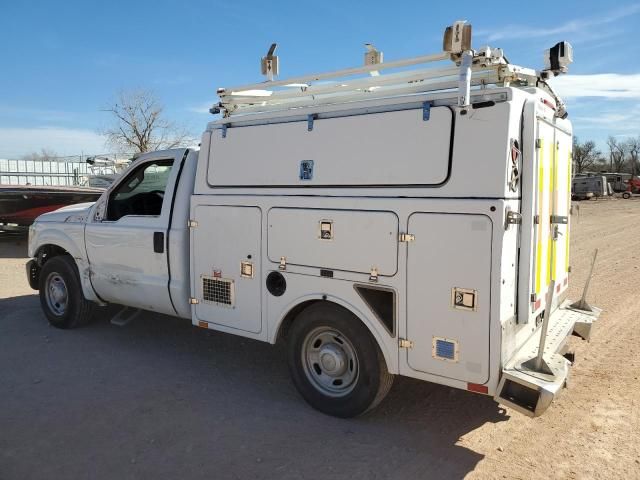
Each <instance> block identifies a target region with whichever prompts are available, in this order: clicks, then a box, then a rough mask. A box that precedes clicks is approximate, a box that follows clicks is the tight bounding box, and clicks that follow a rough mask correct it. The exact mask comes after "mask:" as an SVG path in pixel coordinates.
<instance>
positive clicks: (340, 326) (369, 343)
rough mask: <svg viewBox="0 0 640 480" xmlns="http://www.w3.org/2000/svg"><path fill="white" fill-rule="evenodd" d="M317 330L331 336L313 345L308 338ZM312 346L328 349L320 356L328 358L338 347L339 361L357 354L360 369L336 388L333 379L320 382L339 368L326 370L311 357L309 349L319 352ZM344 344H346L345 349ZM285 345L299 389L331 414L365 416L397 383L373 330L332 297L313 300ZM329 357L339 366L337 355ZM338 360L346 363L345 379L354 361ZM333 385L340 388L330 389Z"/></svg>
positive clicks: (299, 317)
mask: <svg viewBox="0 0 640 480" xmlns="http://www.w3.org/2000/svg"><path fill="white" fill-rule="evenodd" d="M316 332H320V333H316ZM323 332H326V333H323ZM314 335H326V338H328V340H327V341H324V340H321V339H320V337H318V340H316V342H313V344H310V343H308V342H310V341H312V340H313V339H314V338H316V337H315V336H314ZM332 339H333V340H332ZM318 341H320V343H319V344H318ZM305 345H306V346H305ZM317 345H320V346H319V347H318V346H317ZM309 346H311V347H312V348H308V347H309ZM314 348H315V349H317V352H323V349H326V350H324V354H322V355H319V357H320V356H325V357H326V354H327V352H329V353H331V352H337V355H338V357H337V358H338V359H339V360H343V359H348V358H350V357H349V355H350V354H355V360H354V361H353V363H354V364H355V367H354V369H355V370H357V372H356V374H355V376H354V378H353V380H351V381H349V384H348V385H347V384H346V382H345V385H342V379H341V378H340V382H341V383H340V384H338V386H337V387H336V386H334V385H332V384H331V385H328V386H322V382H321V380H322V381H325V382H326V379H329V380H330V381H333V382H336V381H337V380H336V377H333V376H331V375H332V374H336V373H339V371H338V372H336V371H333V372H331V373H330V374H327V373H325V370H324V368H323V365H324V364H321V363H319V362H318V363H313V361H310V360H308V356H307V354H306V352H314V351H316V350H314ZM340 348H343V351H342V353H340ZM287 349H288V352H287V360H288V364H289V371H290V373H291V377H292V379H293V383H294V384H295V386H296V388H297V389H298V391H299V392H300V394H301V395H302V396H303V397H304V399H305V400H306V401H307V402H308V403H309V404H310V405H311V406H312V407H313V408H315V409H317V410H320V411H321V412H323V413H326V414H328V415H333V416H335V417H341V418H350V417H356V416H358V415H362V414H364V413H366V412H368V411H369V410H371V409H373V408H374V407H376V406H377V405H378V404H379V403H380V402H381V401H382V400H383V399H384V397H385V396H386V395H387V393H388V392H389V389H390V388H391V385H392V384H393V379H394V376H393V375H391V374H390V373H389V371H388V370H387V365H386V363H385V361H384V357H383V356H382V353H381V352H380V349H379V347H378V344H377V342H376V340H375V339H374V338H373V336H372V335H371V333H370V332H369V330H367V328H366V327H365V326H364V325H363V324H362V322H361V321H360V320H359V319H358V318H357V317H355V316H354V315H353V314H352V313H351V312H349V311H348V310H346V309H344V308H342V307H340V306H338V305H335V304H332V303H329V302H318V303H315V304H313V305H311V306H310V307H308V308H306V309H305V310H303V311H302V312H301V313H300V314H299V315H298V317H297V318H296V319H295V320H294V322H293V325H292V327H291V330H290V331H289V338H288V345H287ZM345 352H346V353H345ZM331 355H333V354H331ZM331 355H330V357H331ZM341 355H342V357H341ZM329 361H330V362H331V363H330V365H331V366H335V364H336V362H335V361H334V360H332V359H331V358H329ZM337 363H338V364H339V365H346V369H345V372H346V373H345V377H346V378H349V376H351V375H353V369H350V367H349V365H350V364H351V361H345V362H337ZM310 365H311V366H310ZM347 371H348V372H347ZM314 372H315V374H314ZM330 388H336V389H342V390H341V391H337V392H328V391H327V389H330Z"/></svg>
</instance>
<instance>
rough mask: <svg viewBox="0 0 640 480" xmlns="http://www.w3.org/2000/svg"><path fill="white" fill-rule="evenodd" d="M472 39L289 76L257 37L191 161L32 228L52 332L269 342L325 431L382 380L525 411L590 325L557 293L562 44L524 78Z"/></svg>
mask: <svg viewBox="0 0 640 480" xmlns="http://www.w3.org/2000/svg"><path fill="white" fill-rule="evenodd" d="M470 33H471V32H470V26H469V25H468V24H466V23H465V22H456V23H455V24H454V25H453V26H452V27H449V28H448V29H447V30H446V32H445V39H444V45H445V51H444V52H442V53H438V54H435V55H427V56H423V57H417V58H412V59H406V60H399V61H395V62H389V63H381V62H382V54H381V52H378V51H377V50H375V48H373V47H371V48H369V50H368V51H367V52H366V54H365V65H364V66H362V67H356V68H351V69H346V70H342V71H337V72H329V73H321V74H314V75H309V76H302V77H298V78H293V79H286V80H274V77H275V76H276V75H277V74H278V58H277V57H276V56H275V55H274V51H275V45H273V46H272V48H271V49H270V51H269V53H268V54H267V55H266V56H265V57H264V58H263V60H262V67H263V72H264V73H265V74H266V75H267V78H268V81H267V82H263V83H258V84H253V85H243V86H239V87H235V88H229V89H220V90H219V91H218V94H219V97H220V103H219V104H218V105H217V106H216V107H214V108H213V111H214V112H219V113H222V114H223V115H222V118H220V119H218V120H216V121H213V122H211V123H210V124H209V125H208V126H207V128H206V130H205V132H204V133H203V135H202V140H201V145H200V148H199V149H175V150H166V151H158V152H153V153H149V154H145V155H143V156H141V157H140V158H138V159H137V160H136V161H135V162H134V163H133V165H132V166H131V167H130V168H129V170H128V171H127V172H126V173H125V174H124V175H123V176H122V177H121V178H120V179H119V180H117V181H116V182H115V183H114V184H113V185H112V186H111V187H110V188H109V190H108V191H107V192H105V193H104V194H103V195H102V197H101V198H100V199H99V200H98V201H97V202H96V203H95V205H93V206H91V207H79V208H77V209H66V210H62V211H59V212H53V213H49V214H46V215H43V216H41V217H39V218H38V220H37V221H36V222H35V223H34V225H33V227H32V229H31V234H30V239H29V255H30V256H31V257H33V259H32V260H31V261H30V262H29V264H28V265H27V275H28V278H29V281H30V284H31V285H32V286H33V288H35V289H38V290H39V291H40V299H41V304H42V308H43V310H44V312H45V314H46V316H47V318H48V319H49V322H51V324H52V325H54V326H57V327H60V328H71V327H77V326H80V325H82V324H84V323H86V322H88V321H90V320H91V319H92V316H93V311H94V308H95V307H96V306H97V305H106V304H119V305H122V310H121V311H120V312H119V313H118V314H117V315H116V317H115V318H114V320H113V321H114V322H115V323H123V322H126V321H128V320H129V319H131V318H132V317H133V316H135V315H136V313H137V312H138V311H139V310H149V311H155V312H160V313H165V314H169V315H175V316H178V317H182V318H185V319H188V320H190V321H191V322H192V323H193V324H194V325H196V326H199V327H202V328H207V329H213V330H218V331H221V332H227V333H232V334H235V335H241V336H245V337H248V338H253V339H256V340H262V341H267V342H270V343H275V342H276V341H279V340H282V341H285V342H287V346H288V352H287V357H288V363H289V368H290V371H291V376H292V379H293V382H294V383H295V385H296V387H297V388H298V390H299V391H300V393H301V395H302V396H303V397H304V398H305V399H306V400H307V401H308V402H309V403H310V404H311V405H312V406H313V407H315V408H317V409H318V410H321V411H323V412H325V413H328V414H331V415H336V416H339V417H352V416H355V415H359V414H362V413H364V412H366V411H368V410H370V409H371V408H373V407H375V405H377V404H378V403H379V402H380V401H381V400H382V399H383V398H384V396H385V395H386V393H387V392H388V390H389V389H390V387H391V384H392V382H393V378H394V375H405V376H409V377H413V378H417V379H421V380H426V381H431V382H435V383H439V384H443V385H448V386H451V387H455V388H460V389H465V390H469V391H472V392H476V393H480V394H485V395H491V396H493V398H494V399H495V400H496V401H498V402H500V403H503V404H505V405H509V406H511V407H513V408H514V409H516V410H518V411H520V412H522V413H524V414H526V415H530V416H537V415H541V414H542V413H543V412H544V411H545V410H546V409H547V408H548V407H549V405H550V403H551V401H552V400H553V398H555V396H556V395H557V394H558V393H559V392H560V391H561V390H562V388H563V387H564V386H565V384H566V380H567V375H568V371H569V366H570V364H571V363H570V361H569V360H568V359H567V358H566V357H565V356H564V354H565V353H566V349H567V346H566V345H567V338H568V337H569V336H570V335H571V334H572V333H575V334H577V335H580V336H582V337H583V338H588V337H589V335H590V331H591V325H592V323H593V321H594V320H595V319H596V318H597V316H598V313H599V310H597V309H591V308H589V307H588V306H586V304H580V305H578V306H575V305H572V304H571V303H570V302H569V301H568V300H567V299H566V295H567V288H568V284H569V270H570V269H569V251H568V250H569V248H568V247H569V208H570V203H571V199H570V195H571V192H570V184H571V145H572V134H571V123H570V122H569V120H567V119H566V116H567V115H566V110H565V106H564V104H563V102H562V100H561V99H560V98H559V97H558V96H557V95H556V94H555V93H554V92H553V90H552V89H551V88H550V87H549V86H548V85H547V83H546V80H547V79H548V78H549V77H551V76H553V75H557V74H560V73H562V72H565V71H566V69H567V65H568V64H569V63H570V61H571V59H572V50H571V46H570V45H569V44H567V43H566V42H561V43H559V44H557V45H556V46H554V47H553V48H551V49H550V50H549V51H547V53H546V55H547V65H546V67H545V69H544V70H542V71H540V72H536V71H534V70H531V69H527V68H522V67H518V66H516V65H512V64H510V63H509V62H508V61H507V60H506V58H505V56H504V55H503V53H502V50H500V49H491V48H488V47H485V48H483V49H481V50H472V49H471V38H470ZM447 60H451V61H453V62H454V63H453V65H447V66H446V67H444V68H432V69H406V68H405V67H410V66H414V65H422V64H425V63H426V64H431V63H433V62H441V61H447ZM389 68H405V70H404V71H401V72H400V73H393V74H383V73H380V72H382V71H384V70H386V69H389ZM371 72H376V73H379V74H376V75H369V73H371ZM345 77H349V78H348V79H345ZM354 77H355V78H354ZM328 80H335V82H328ZM316 81H317V83H315V82H316ZM292 84H295V85H297V86H296V87H291V85H292ZM300 85H303V86H302V87H300ZM488 85H490V86H491V87H492V88H484V87H487V86H488ZM476 86H477V87H480V86H481V87H483V88H477V89H473V90H472V87H476ZM470 179H473V181H470Z"/></svg>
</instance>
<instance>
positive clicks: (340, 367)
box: [320, 344, 347, 377]
mask: <svg viewBox="0 0 640 480" xmlns="http://www.w3.org/2000/svg"><path fill="white" fill-rule="evenodd" d="M320 366H321V367H322V370H323V371H324V372H325V373H327V374H328V375H331V376H332V377H337V376H340V375H342V374H343V373H344V372H345V370H346V369H347V356H346V355H345V353H344V350H342V349H341V348H340V347H338V346H337V345H333V344H328V345H323V346H322V348H321V349H320Z"/></svg>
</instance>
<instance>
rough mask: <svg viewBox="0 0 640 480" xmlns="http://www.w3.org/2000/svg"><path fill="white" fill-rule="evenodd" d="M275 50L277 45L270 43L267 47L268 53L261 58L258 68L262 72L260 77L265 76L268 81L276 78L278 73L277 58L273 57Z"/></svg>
mask: <svg viewBox="0 0 640 480" xmlns="http://www.w3.org/2000/svg"><path fill="white" fill-rule="evenodd" d="M276 48H278V44H277V43H272V44H271V47H269V51H268V52H267V56H266V57H262V60H261V62H260V67H261V71H262V75H266V77H267V80H268V81H270V82H271V81H273V77H277V76H278V74H279V73H280V65H279V63H278V56H277V55H274V53H275V52H276Z"/></svg>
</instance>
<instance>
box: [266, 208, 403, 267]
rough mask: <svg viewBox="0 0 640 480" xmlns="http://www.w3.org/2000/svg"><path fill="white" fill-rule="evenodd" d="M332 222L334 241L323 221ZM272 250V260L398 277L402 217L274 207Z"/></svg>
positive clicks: (271, 234)
mask: <svg viewBox="0 0 640 480" xmlns="http://www.w3.org/2000/svg"><path fill="white" fill-rule="evenodd" d="M322 222H325V223H327V222H330V224H331V229H332V237H331V239H322V238H320V237H321V234H320V229H321V223H322ZM268 231H269V233H268V235H269V236H268V252H269V259H270V260H271V261H272V262H279V261H280V258H281V257H286V261H287V264H293V265H305V266H310V267H319V268H327V269H331V270H344V271H351V272H361V273H367V274H368V273H369V272H370V271H371V269H372V268H376V269H377V270H378V273H379V274H380V275H389V276H390V275H395V273H396V271H397V265H398V217H397V216H396V214H395V213H393V212H380V211H363V210H316V209H301V208H273V209H271V210H270V211H269V230H268Z"/></svg>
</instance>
